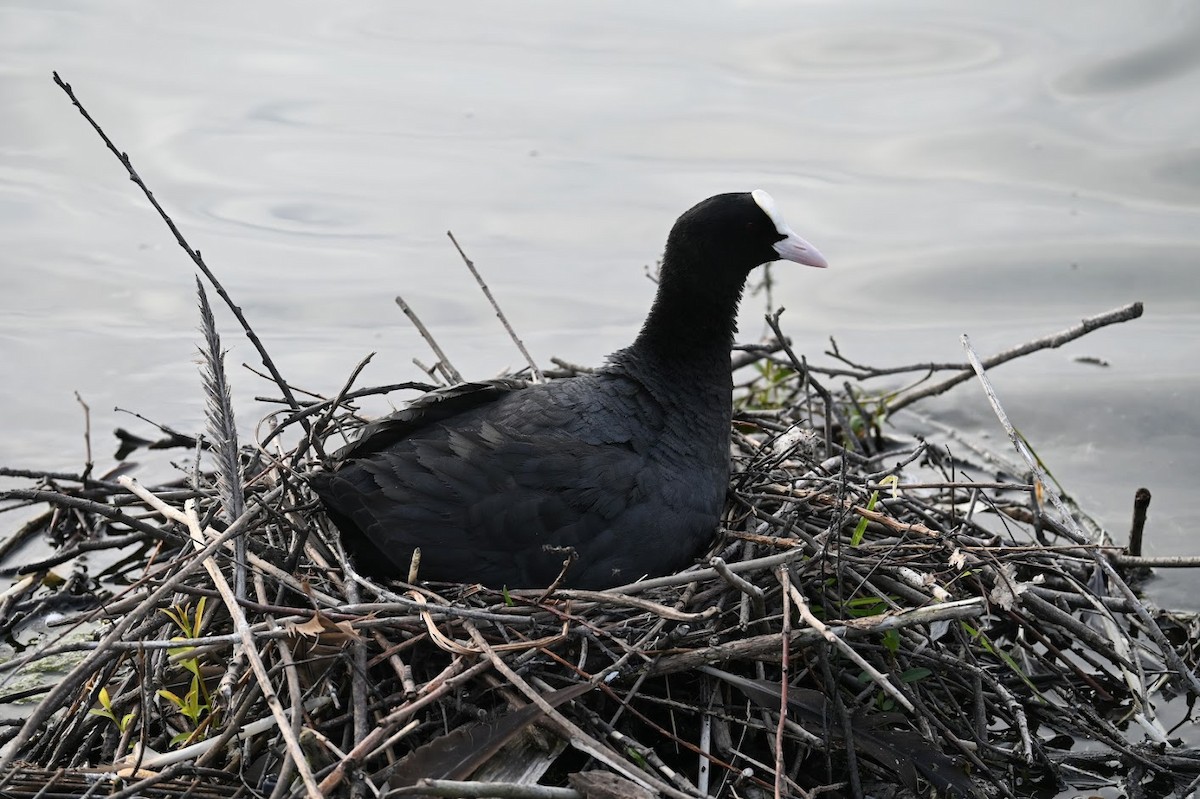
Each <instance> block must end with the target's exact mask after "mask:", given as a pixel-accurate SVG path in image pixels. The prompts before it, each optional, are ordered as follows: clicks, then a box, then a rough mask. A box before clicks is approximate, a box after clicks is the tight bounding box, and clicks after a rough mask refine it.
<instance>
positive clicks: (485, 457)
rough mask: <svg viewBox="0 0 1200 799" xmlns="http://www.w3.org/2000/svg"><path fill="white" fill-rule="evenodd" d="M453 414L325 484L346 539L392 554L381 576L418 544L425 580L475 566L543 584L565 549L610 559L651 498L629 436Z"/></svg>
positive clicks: (399, 570) (642, 458) (403, 564)
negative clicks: (540, 428) (587, 437)
mask: <svg viewBox="0 0 1200 799" xmlns="http://www.w3.org/2000/svg"><path fill="white" fill-rule="evenodd" d="M456 421H457V422H459V423H457V424H455V425H454V426H453V427H450V426H434V427H431V428H426V429H424V430H422V431H421V433H420V435H412V436H410V437H409V438H406V439H402V440H400V441H397V442H394V443H393V445H392V446H390V447H389V448H387V449H386V450H382V451H379V452H375V453H373V454H372V455H371V457H369V458H365V459H352V460H350V461H349V462H347V463H345V464H344V465H343V466H342V467H341V468H339V469H338V470H337V471H335V472H334V473H332V474H331V475H329V476H328V477H327V478H325V480H324V481H323V484H321V485H320V486H318V491H319V492H320V493H321V495H322V498H323V499H324V500H325V502H326V505H327V506H328V507H329V508H330V509H331V510H333V511H334V517H335V520H337V521H338V522H339V526H340V527H342V528H343V530H344V531H345V532H348V533H349V538H351V539H355V538H357V539H358V540H357V542H356V543H358V544H360V545H361V544H364V543H365V544H368V545H369V546H368V548H367V549H368V552H369V553H370V555H371V556H372V557H375V558H385V559H386V560H385V561H384V562H383V563H380V564H377V565H380V566H382V567H383V568H381V569H379V570H378V571H380V572H383V573H392V574H403V573H404V572H405V571H406V568H407V564H408V561H409V559H410V558H411V556H412V551H413V549H414V547H418V546H419V547H421V550H422V552H421V564H422V565H421V571H420V573H421V576H422V577H423V578H425V579H431V580H445V581H456V580H458V579H460V576H461V574H460V573H461V571H462V569H463V565H464V564H468V563H469V564H471V567H470V568H471V571H472V572H473V573H475V574H478V575H479V577H478V578H477V579H481V580H482V581H484V582H490V583H492V584H498V583H501V582H502V583H507V584H509V585H516V584H523V585H529V586H535V585H546V584H548V583H549V582H550V581H551V580H553V579H554V578H555V577H556V576H557V574H558V572H559V569H560V568H561V566H562V563H563V561H564V559H565V558H566V557H567V556H568V554H569V553H568V551H567V549H568V548H570V549H573V550H574V551H575V554H576V555H577V556H578V558H579V559H580V560H581V564H580V567H579V568H580V569H583V568H585V566H586V563H585V562H584V561H587V560H596V559H599V558H603V557H607V556H610V554H611V552H612V551H613V550H614V549H615V548H616V547H618V546H619V544H618V543H617V542H615V541H611V540H609V538H611V535H610V534H611V531H612V530H613V528H614V527H616V526H618V525H617V522H618V520H619V519H620V518H621V517H622V516H625V515H627V514H632V515H634V516H636V515H638V514H640V513H643V512H645V511H644V508H645V507H647V505H648V503H647V499H648V498H649V497H650V496H652V494H653V486H652V485H648V484H647V481H652V479H653V478H652V474H653V470H650V469H647V465H648V461H647V457H646V455H645V454H644V453H638V452H636V451H634V449H633V447H631V446H629V445H628V444H627V443H625V444H622V443H604V444H595V443H587V442H584V441H581V440H579V439H578V438H573V437H571V436H569V435H567V434H564V433H561V432H558V431H553V430H551V431H548V432H540V433H536V434H530V433H527V432H521V431H514V430H512V429H511V428H509V427H507V426H501V425H498V424H495V423H493V422H491V421H489V420H487V419H478V418H477V419H474V420H472V422H471V423H469V424H463V423H462V422H461V417H460V418H459V419H457V420H456ZM338 517H341V519H338ZM345 521H348V522H350V526H349V528H348V527H347V525H346V524H344V522H345ZM356 532H357V534H358V535H357V536H356V535H355V533H356ZM362 539H365V542H364V541H363V540H362ZM548 544H553V545H554V547H553V548H548V547H547V545H548ZM357 560H358V561H359V564H360V568H363V569H364V570H367V571H372V570H373V569H372V565H375V564H372V563H371V562H369V561H368V562H366V563H364V558H363V557H362V554H361V552H360V554H359V556H358V558H357ZM489 575H496V576H498V577H499V578H500V579H499V580H494V579H490V578H489ZM636 576H637V575H634V577H636Z"/></svg>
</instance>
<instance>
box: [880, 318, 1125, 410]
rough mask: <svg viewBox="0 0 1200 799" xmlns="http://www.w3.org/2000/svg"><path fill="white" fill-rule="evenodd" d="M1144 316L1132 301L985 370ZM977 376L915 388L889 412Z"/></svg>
mask: <svg viewBox="0 0 1200 799" xmlns="http://www.w3.org/2000/svg"><path fill="white" fill-rule="evenodd" d="M1141 315H1142V304H1141V303H1140V302H1132V303H1130V304H1129V305H1125V306H1123V307H1121V308H1116V309H1114V310H1111V311H1108V312H1106V313H1102V314H1099V315H1097V316H1090V317H1088V318H1086V319H1084V320H1083V321H1081V322H1080V323H1079V324H1077V325H1075V326H1074V327H1069V328H1067V329H1066V330H1060V331H1059V332H1057V333H1055V334H1053V335H1050V336H1045V337H1043V338H1039V339H1034V340H1033V341H1029V342H1026V343H1025V344H1021V345H1020V346H1017V347H1013V348H1012V349H1008V350H1005V351H1003V352H998V353H996V354H995V355H993V356H991V357H990V358H988V359H986V360H984V361H983V368H984V369H991V368H992V367H993V366H999V365H1000V364H1002V363H1005V362H1006V361H1011V360H1013V359H1014V358H1020V357H1021V356H1022V355H1028V354H1029V353H1031V352H1037V351H1038V350H1045V349H1054V348H1055V347H1061V346H1062V345H1064V344H1066V343H1068V342H1071V341H1074V340H1075V339H1077V338H1080V337H1081V336H1086V335H1087V334H1088V333H1091V332H1092V331H1093V330H1099V329H1100V328H1102V327H1106V326H1107V325H1113V324H1117V323H1118V322H1128V321H1129V320H1130V319H1137V318H1138V317H1139V316H1141ZM974 374H975V372H974V371H973V370H971V369H965V370H963V371H961V372H959V373H958V374H956V375H954V376H953V377H949V378H947V379H945V380H943V381H941V382H938V383H934V384H933V385H930V386H925V387H924V388H919V389H914V390H913V391H910V392H908V393H907V394H901V395H899V396H897V397H895V398H894V399H892V401H891V402H889V403H888V411H889V412H890V413H895V412H896V411H898V410H900V409H901V408H906V407H908V406H909V405H912V404H913V403H914V402H916V401H917V400H920V399H924V398H925V397H932V396H934V395H937V394H941V393H943V392H945V391H948V390H949V389H951V388H953V387H954V386H957V385H958V384H959V383H963V382H966V381H967V380H970V379H971V376H972V375H974Z"/></svg>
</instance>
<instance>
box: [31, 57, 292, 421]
mask: <svg viewBox="0 0 1200 799" xmlns="http://www.w3.org/2000/svg"><path fill="white" fill-rule="evenodd" d="M54 82H55V83H57V84H58V87H59V88H60V89H62V90H63V91H64V92H66V93H67V97H69V98H71V104H72V105H74V106H75V107H76V108H77V109H79V113H80V114H82V115H83V118H84V119H86V120H87V121H88V124H89V125H91V126H92V129H93V130H95V131H96V133H97V134H98V135H99V136H100V138H101V139H103V140H104V144H105V146H106V147H108V149H109V150H111V151H112V154H113V155H115V156H116V157H117V160H118V161H120V162H121V164H122V166H124V167H125V171H127V172H128V173H129V179H130V180H132V181H133V182H134V183H135V184H137V187H138V188H139V189H141V190H142V193H143V194H145V195H146V199H147V200H149V201H150V204H151V205H153V206H154V210H155V211H158V215H159V216H160V217H162V220H163V222H165V223H166V224H167V228H168V229H170V231H171V233H172V234H173V235H174V236H175V241H176V242H178V244H179V246H180V247H182V248H183V251H184V252H186V253H187V254H188V257H189V258H191V259H192V263H194V264H195V265H196V267H197V268H199V270H200V271H201V272H203V273H204V276H205V277H206V278H208V282H209V283H212V285H213V288H214V289H216V290H217V294H219V295H221V299H223V300H224V301H225V304H226V305H228V306H229V310H231V311H233V315H234V316H235V317H237V320H238V322H239V323H240V324H241V325H242V330H244V331H245V332H246V337H247V338H249V339H250V342H251V343H252V344H253V345H254V348H255V349H256V350H258V354H259V357H261V358H262V362H263V366H265V367H267V371H269V372H270V373H271V378H272V379H273V380H274V381H275V384H276V385H278V386H279V390H280V391H282V392H283V396H284V399H285V400H287V403H288V405H290V406H291V407H292V408H293V409H294V410H299V409H300V403H298V402H297V401H296V398H295V396H293V394H292V389H291V387H290V386H288V384H287V381H285V380H284V379H283V376H282V375H281V374H279V370H278V369H276V368H275V362H274V361H272V360H271V356H270V355H268V354H267V350H266V348H265V347H264V346H263V343H262V341H260V340H259V338H258V334H256V333H255V332H254V330H253V328H251V327H250V323H249V322H247V321H246V317H245V316H244V315H243V314H242V309H241V308H239V307H238V306H237V305H235V304H234V302H233V299H232V298H231V297H230V296H229V294H228V293H227V292H226V291H225V287H224V286H223V285H221V281H219V280H217V276H216V275H214V274H213V273H212V270H210V269H209V268H208V265H207V264H206V263H204V259H203V258H202V257H201V256H200V251H199V250H194V249H192V246H191V245H190V244H188V243H187V239H185V238H184V237H183V234H182V233H180V232H179V228H178V227H176V226H175V222H174V220H172V219H171V217H170V216H168V215H167V212H166V211H164V210H163V207H162V206H161V205H159V204H158V200H156V199H155V198H154V192H152V191H150V189H149V188H148V187H147V186H146V184H145V182H143V181H142V179H141V177H140V176H139V175H138V173H137V171H136V170H135V169H134V168H133V162H132V161H130V160H129V156H128V155H127V154H125V153H123V152H121V151H120V150H118V149H117V146H116V145H115V144H113V143H112V139H110V138H108V134H107V133H105V132H104V129H103V128H101V127H100V125H99V123H97V122H96V120H94V119H92V115H91V114H89V113H88V112H87V109H85V108H84V107H83V104H82V103H81V102H79V100H78V99H77V98H76V97H75V92H73V91H72V90H71V84H69V83H65V82H63V79H62V78H60V77H59V76H58V73H57V72H55V73H54ZM300 424H302V425H303V426H304V427H305V429H307V428H308V422H307V421H305V420H303V419H302V420H301V421H300Z"/></svg>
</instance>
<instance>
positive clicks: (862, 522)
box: [850, 491, 879, 547]
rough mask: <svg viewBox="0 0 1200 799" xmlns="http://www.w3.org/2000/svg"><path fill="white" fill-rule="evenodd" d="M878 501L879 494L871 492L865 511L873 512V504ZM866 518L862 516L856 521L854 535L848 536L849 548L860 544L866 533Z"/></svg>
mask: <svg viewBox="0 0 1200 799" xmlns="http://www.w3.org/2000/svg"><path fill="white" fill-rule="evenodd" d="M878 501H879V492H878V491H872V492H871V501H870V502H868V503H867V510H875V503H876V502H878ZM867 521H868V520H867V517H866V516H864V517H862V518H861V519H859V520H858V526H856V527H855V528H854V535H852V536H850V546H852V547H856V546H858V545H859V544H861V543H862V540H863V535H864V534H866V532H867Z"/></svg>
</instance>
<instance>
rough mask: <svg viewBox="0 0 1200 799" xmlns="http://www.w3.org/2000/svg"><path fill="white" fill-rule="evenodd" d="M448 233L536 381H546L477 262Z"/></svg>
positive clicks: (447, 232)
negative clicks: (480, 274)
mask: <svg viewBox="0 0 1200 799" xmlns="http://www.w3.org/2000/svg"><path fill="white" fill-rule="evenodd" d="M446 235H447V236H449V237H450V241H451V242H452V243H453V244H454V249H456V250H458V254H459V255H460V256H462V259H463V263H465V264H466V265H467V269H470V270H471V274H472V275H474V276H475V282H476V283H478V284H479V288H481V289H483V295H484V296H485V297H487V298H488V302H490V303H491V304H492V307H493V308H494V309H496V318H498V319H499V320H500V323H501V324H503V325H504V329H505V330H507V331H508V336H509V338H511V339H512V340H513V343H514V344H516V345H517V349H519V350H520V351H521V354H522V355H523V356H525V363H527V364H529V369H530V371H532V372H533V380H534V382H535V383H545V382H546V378H545V376H544V375H543V374H542V370H541V369H539V368H538V366H537V364H536V363H534V362H533V357H532V356H530V354H529V350H527V349H525V345H524V344H522V343H521V339H519V338H517V333H516V331H515V330H513V329H512V325H510V324H509V323H508V319H506V318H505V316H504V311H501V310H500V306H499V304H497V302H496V298H495V297H493V296H492V292H491V289H489V288H488V287H487V283H484V282H483V278H482V277H480V276H479V270H477V269H476V268H475V263H474V262H473V261H472V260H471V259H470V258H468V257H467V254H466V253H465V252H463V248H462V247H460V246H458V240H457V239H455V238H454V234H453V233H452V232H450V231H449V230H447V231H446Z"/></svg>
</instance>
